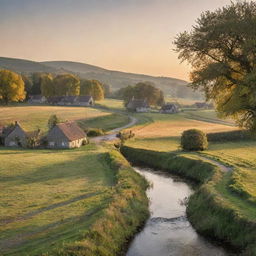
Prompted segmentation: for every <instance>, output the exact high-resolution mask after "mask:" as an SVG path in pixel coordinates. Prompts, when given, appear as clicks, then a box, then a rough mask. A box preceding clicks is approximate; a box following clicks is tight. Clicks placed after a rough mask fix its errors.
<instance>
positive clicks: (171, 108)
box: [160, 103, 179, 114]
mask: <svg viewBox="0 0 256 256" xmlns="http://www.w3.org/2000/svg"><path fill="white" fill-rule="evenodd" d="M160 112H161V113H165V114H174V113H178V112H179V108H178V106H177V105H176V104H173V103H167V104H165V105H163V106H162V108H161V110H160Z"/></svg>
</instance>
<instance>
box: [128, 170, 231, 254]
mask: <svg viewBox="0 0 256 256" xmlns="http://www.w3.org/2000/svg"><path fill="white" fill-rule="evenodd" d="M136 170H137V171H138V172H139V173H141V174H142V175H144V176H145V177H146V179H147V180H148V181H149V182H151V183H152V184H153V186H152V187H151V188H150V189H149V190H148V192H147V194H148V197H149V199H150V212H151V216H150V218H149V220H148V221H147V222H146V224H145V227H144V229H143V230H142V231H141V232H140V233H139V234H138V235H137V236H136V237H135V238H134V240H133V242H132V243H131V245H130V248H129V250H128V252H127V256H195V255H198V256H199V255H200V256H205V255H207V256H224V255H228V254H227V252H225V250H224V249H223V248H221V247H218V246H216V245H213V244H211V243H209V242H208V241H206V240H205V239H204V238H202V237H201V236H199V235H198V234H197V233H196V232H195V230H194V229H193V228H192V226H191V225H190V223H189V221H188V220H187V218H186V213H185V212H186V206H185V205H184V204H182V203H181V202H182V201H184V199H185V198H187V197H188V196H189V195H190V194H191V193H193V189H192V187H190V186H189V185H188V184H186V183H184V182H183V181H182V180H181V179H178V178H177V177H174V176H170V175H167V174H165V173H161V172H152V171H151V170H150V169H143V168H136ZM202 217H203V216H202Z"/></svg>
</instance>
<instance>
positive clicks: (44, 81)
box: [40, 74, 56, 97]
mask: <svg viewBox="0 0 256 256" xmlns="http://www.w3.org/2000/svg"><path fill="white" fill-rule="evenodd" d="M40 88H41V93H42V95H43V96H45V97H50V96H55V95H56V90H55V85H54V83H53V76H52V75H51V74H44V75H42V77H41V87H40Z"/></svg>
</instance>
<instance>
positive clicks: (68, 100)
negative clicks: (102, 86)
mask: <svg viewBox="0 0 256 256" xmlns="http://www.w3.org/2000/svg"><path fill="white" fill-rule="evenodd" d="M47 102H48V103H49V104H52V105H60V106H85V107H89V106H93V105H94V100H93V97H92V96H89V95H86V96H54V97H48V98H47Z"/></svg>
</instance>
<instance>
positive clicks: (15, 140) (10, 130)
mask: <svg viewBox="0 0 256 256" xmlns="http://www.w3.org/2000/svg"><path fill="white" fill-rule="evenodd" d="M2 135H3V141H4V145H5V146H6V147H26V145H27V134H26V132H25V131H24V130H23V129H22V128H21V126H20V124H19V123H18V122H15V125H11V126H9V127H6V128H5V129H4V130H3V133H2Z"/></svg>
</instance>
